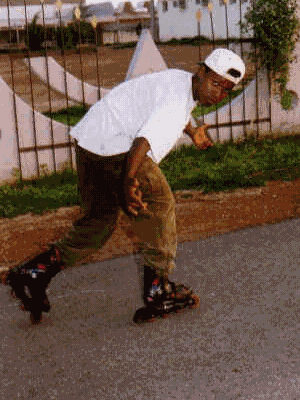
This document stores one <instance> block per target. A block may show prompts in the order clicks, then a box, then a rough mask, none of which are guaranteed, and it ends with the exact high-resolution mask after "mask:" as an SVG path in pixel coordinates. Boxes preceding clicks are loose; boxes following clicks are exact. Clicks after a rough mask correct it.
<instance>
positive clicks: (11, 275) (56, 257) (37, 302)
mask: <svg viewBox="0 0 300 400" xmlns="http://www.w3.org/2000/svg"><path fill="white" fill-rule="evenodd" d="M63 268H64V266H63V263H62V260H61V257H60V252H59V250H58V248H57V247H56V246H55V245H51V247H50V249H49V250H48V251H46V252H44V253H42V254H40V255H38V256H37V257H35V258H34V259H32V260H30V261H27V262H25V263H23V264H21V265H19V266H16V267H14V268H12V269H11V270H10V271H9V272H8V274H7V276H6V279H5V283H7V284H9V285H10V286H11V288H12V289H11V295H12V297H14V298H18V299H20V300H21V305H20V306H21V309H22V310H23V311H29V312H30V319H31V322H32V324H37V323H39V322H41V320H42V312H49V311H50V303H49V300H48V297H47V294H46V288H47V286H48V285H49V283H50V281H51V279H52V278H53V277H54V276H55V275H56V274H57V273H58V272H60V271H61V270H62V269H63Z"/></svg>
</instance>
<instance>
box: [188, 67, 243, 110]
mask: <svg viewBox="0 0 300 400" xmlns="http://www.w3.org/2000/svg"><path fill="white" fill-rule="evenodd" d="M196 75H198V77H199V80H195V84H194V85H193V86H194V87H193V89H195V90H194V93H195V97H196V100H197V101H199V103H200V104H201V105H203V106H211V105H213V104H217V103H220V101H222V100H223V99H224V98H225V97H227V96H228V95H229V92H230V90H232V88H233V87H234V86H235V84H234V83H233V82H231V81H229V80H227V79H225V78H223V77H222V76H220V75H218V74H216V73H215V72H213V71H209V72H206V70H205V67H204V66H201V67H200V68H199V70H198V72H197V74H196Z"/></svg>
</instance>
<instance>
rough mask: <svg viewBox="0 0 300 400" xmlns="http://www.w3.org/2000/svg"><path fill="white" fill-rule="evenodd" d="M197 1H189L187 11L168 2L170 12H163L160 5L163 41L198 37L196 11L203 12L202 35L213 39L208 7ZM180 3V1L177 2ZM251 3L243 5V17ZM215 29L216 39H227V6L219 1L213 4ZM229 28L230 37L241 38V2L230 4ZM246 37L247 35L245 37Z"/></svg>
mask: <svg viewBox="0 0 300 400" xmlns="http://www.w3.org/2000/svg"><path fill="white" fill-rule="evenodd" d="M195 1H196V0H187V9H186V10H184V11H183V10H180V9H179V8H178V7H177V8H174V6H173V3H174V2H173V1H168V11H166V12H163V11H162V7H163V3H162V1H160V2H159V3H158V19H159V35H160V40H161V41H166V40H169V39H171V38H182V37H194V36H197V35H198V24H197V20H196V11H197V10H199V9H200V10H201V11H202V19H201V22H200V32H201V35H204V36H206V37H209V38H212V29H211V18H210V13H209V11H208V9H207V7H203V6H201V5H199V4H196V2H195ZM177 3H178V1H177ZM249 4H250V3H249V1H248V2H246V3H243V4H242V5H241V8H242V15H243V14H244V13H245V11H246V10H247V7H249ZM213 5H214V7H213V11H212V18H213V29H214V34H215V38H226V19H225V14H226V13H225V6H220V5H219V1H215V2H213ZM228 19H229V20H228V28H229V36H230V37H240V27H239V25H238V22H239V21H240V6H239V0H237V2H236V3H235V4H228ZM248 36H249V35H248ZM244 37H246V35H244Z"/></svg>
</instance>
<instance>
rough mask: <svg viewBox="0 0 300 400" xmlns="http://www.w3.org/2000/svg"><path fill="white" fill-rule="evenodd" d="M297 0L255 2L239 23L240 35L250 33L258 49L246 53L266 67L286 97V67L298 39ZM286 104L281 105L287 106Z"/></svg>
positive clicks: (258, 0) (291, 60) (292, 57)
mask: <svg viewBox="0 0 300 400" xmlns="http://www.w3.org/2000/svg"><path fill="white" fill-rule="evenodd" d="M297 7H298V6H297V0H280V1H275V0H256V1H254V2H253V6H252V8H250V9H248V11H247V13H246V14H245V22H244V23H242V24H241V26H242V29H243V31H244V32H249V31H252V32H253V34H254V39H255V40H256V43H257V46H258V50H259V51H257V52H255V51H254V50H253V51H252V52H251V53H250V56H251V58H252V60H254V61H255V60H257V61H258V63H259V64H260V65H261V66H263V67H265V68H267V70H268V71H269V72H270V73H271V75H272V77H273V79H275V82H277V83H278V85H279V92H280V94H281V96H282V95H283V97H284V96H286V90H285V88H286V84H287V82H288V75H289V66H290V63H291V62H293V61H294V60H295V57H294V56H293V51H294V48H295V44H296V42H297V40H298V38H299V21H298V19H297V16H296V11H297ZM288 105H289V102H286V101H285V103H284V106H285V107H286V106H288Z"/></svg>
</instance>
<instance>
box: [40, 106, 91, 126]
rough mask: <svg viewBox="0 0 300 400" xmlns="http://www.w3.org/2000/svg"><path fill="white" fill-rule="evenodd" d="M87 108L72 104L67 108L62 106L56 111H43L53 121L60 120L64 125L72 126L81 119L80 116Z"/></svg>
mask: <svg viewBox="0 0 300 400" xmlns="http://www.w3.org/2000/svg"><path fill="white" fill-rule="evenodd" d="M87 111H88V108H85V107H83V106H74V107H69V108H64V109H62V110H60V111H58V112H52V113H50V112H45V113H44V115H46V116H47V117H49V118H53V119H54V120H55V121H58V122H61V123H63V124H66V125H70V126H74V125H76V124H77V122H79V121H80V120H81V118H82V117H83V116H84V115H85V114H86V112H87Z"/></svg>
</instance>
